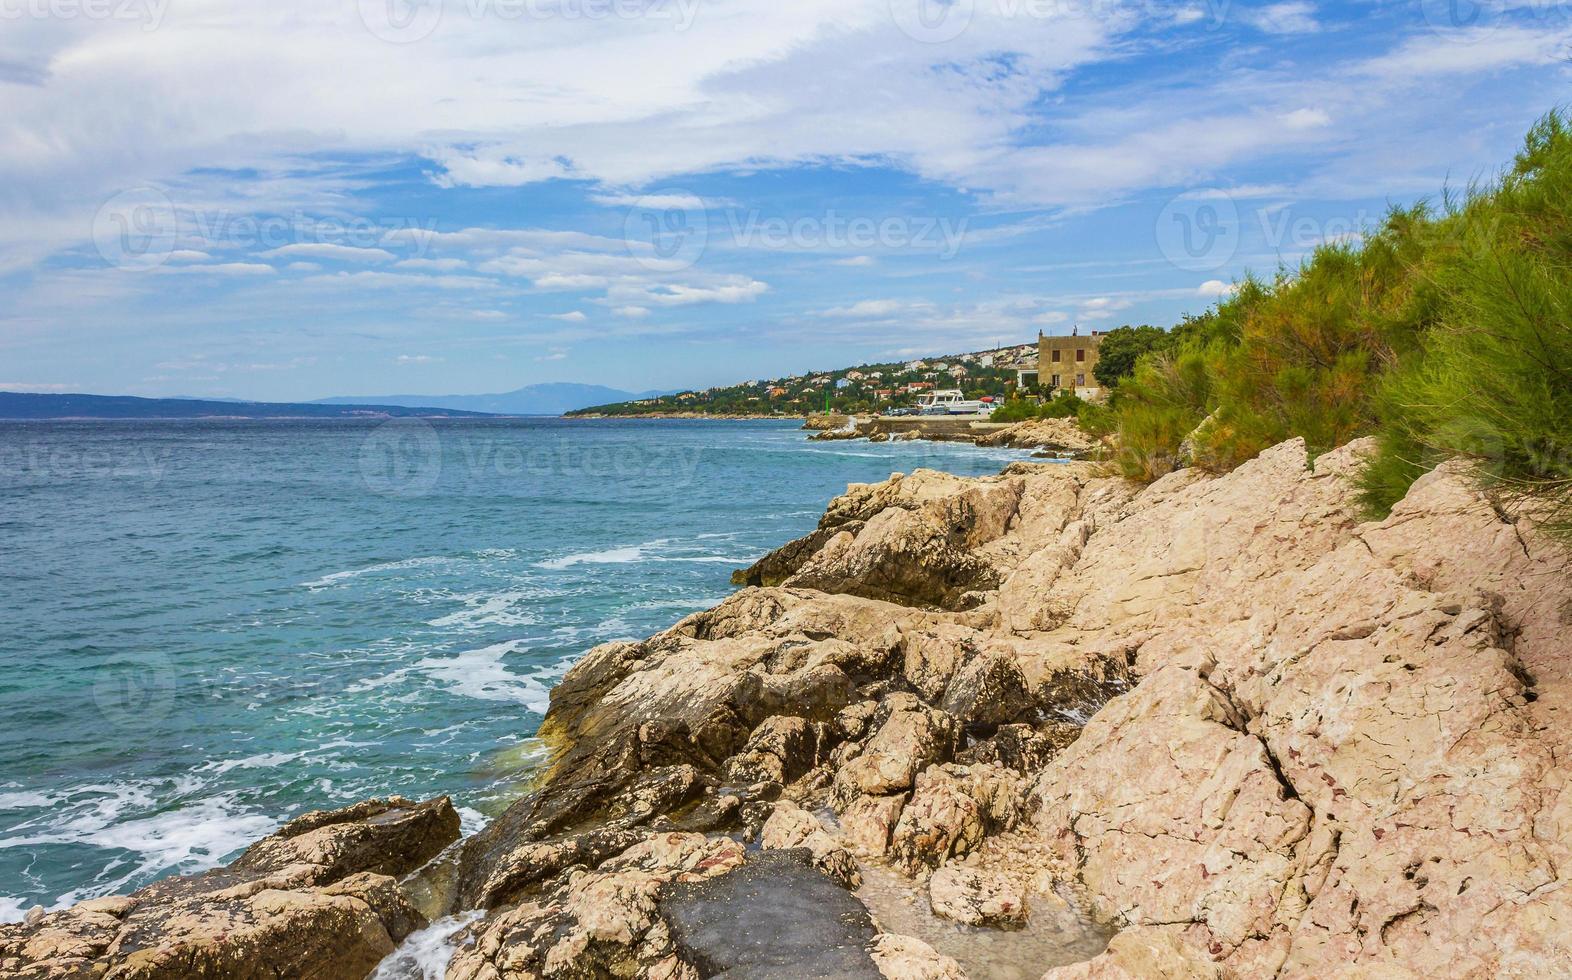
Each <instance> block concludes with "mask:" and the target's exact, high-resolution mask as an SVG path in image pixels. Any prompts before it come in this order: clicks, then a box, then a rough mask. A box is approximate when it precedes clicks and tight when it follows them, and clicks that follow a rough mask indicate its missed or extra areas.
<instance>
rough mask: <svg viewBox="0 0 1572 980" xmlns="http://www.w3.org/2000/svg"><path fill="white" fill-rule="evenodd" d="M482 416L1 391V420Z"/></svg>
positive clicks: (404, 408)
mask: <svg viewBox="0 0 1572 980" xmlns="http://www.w3.org/2000/svg"><path fill="white" fill-rule="evenodd" d="M481 414H482V413H479V412H464V411H457V410H454V409H448V408H439V407H433V406H424V405H422V406H409V405H365V404H359V403H355V404H344V405H336V404H335V405H321V404H310V405H305V404H292V403H289V402H245V401H216V400H207V399H201V398H132V397H130V396H125V395H35V394H25V393H22V392H14V391H0V419H202V418H231V419H233V418H242V419H286V418H288V419H300V418H306V419H355V418H433V417H442V418H460V417H467V418H475V417H480V416H481Z"/></svg>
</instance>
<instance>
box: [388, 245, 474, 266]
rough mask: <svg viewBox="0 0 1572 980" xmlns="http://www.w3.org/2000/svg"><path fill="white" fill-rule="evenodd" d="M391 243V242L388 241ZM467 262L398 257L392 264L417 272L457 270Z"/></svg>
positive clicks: (461, 260)
mask: <svg viewBox="0 0 1572 980" xmlns="http://www.w3.org/2000/svg"><path fill="white" fill-rule="evenodd" d="M390 244H391V243H390ZM467 264H468V263H466V262H465V261H464V260H463V259H426V258H418V259H400V260H399V261H398V262H395V263H394V264H393V268H395V269H411V270H414V271H417V272H457V271H458V270H460V269H462V268H464V267H465V266H466V265H467Z"/></svg>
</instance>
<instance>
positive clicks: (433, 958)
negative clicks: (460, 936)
mask: <svg viewBox="0 0 1572 980" xmlns="http://www.w3.org/2000/svg"><path fill="white" fill-rule="evenodd" d="M482 914H483V913H481V912H478V911H477V912H465V913H464V914H462V915H453V916H449V917H448V918H446V919H438V920H437V921H436V922H433V923H432V924H431V925H429V926H427V927H426V928H424V929H421V930H420V931H419V932H414V933H411V934H410V935H409V938H408V939H405V940H404V942H403V943H402V944H400V946H399V948H398V949H396V950H394V951H393V952H392V953H390V954H388V958H387V959H385V960H383V961H382V965H380V966H378V967H377V972H376V973H374V974H372V977H371V980H442V977H443V976H444V975H446V973H447V971H448V963H449V961H451V960H452V959H453V954H454V953H455V952H457V951H458V950H457V948H456V947H454V945H453V943H452V939H453V935H454V934H455V933H457V932H458V931H459V930H460V929H463V928H464V927H465V926H467V925H469V924H470V923H471V922H474V921H475V920H477V919H479V918H480V917H481V915H482Z"/></svg>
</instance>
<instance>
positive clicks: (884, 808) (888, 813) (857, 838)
mask: <svg viewBox="0 0 1572 980" xmlns="http://www.w3.org/2000/svg"><path fill="white" fill-rule="evenodd" d="M905 806H906V796H905V795H904V794H903V795H901V796H859V797H857V798H856V799H855V800H853V801H852V802H851V803H850V804H849V805H848V806H847V807H846V809H845V811H844V812H842V813H841V817H840V822H841V833H842V834H844V835H845V837H846V839H847V840H848V841H850V842H851V843H852V845H853V846H855V847H856V848H858V849H859V850H861V851H862V852H863V853H864V854H868V855H870V856H873V857H880V856H882V855H883V854H884V852H885V851H887V850H889V849H890V838H891V837H892V836H893V835H894V833H895V826H896V823H897V822H898V821H899V820H900V818H901V809H902V808H903V807H905Z"/></svg>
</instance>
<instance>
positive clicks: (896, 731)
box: [836, 709, 956, 798]
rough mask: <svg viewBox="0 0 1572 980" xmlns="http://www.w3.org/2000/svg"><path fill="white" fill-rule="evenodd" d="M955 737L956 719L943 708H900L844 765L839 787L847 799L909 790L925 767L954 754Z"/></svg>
mask: <svg viewBox="0 0 1572 980" xmlns="http://www.w3.org/2000/svg"><path fill="white" fill-rule="evenodd" d="M955 738H956V731H955V721H954V719H953V718H951V717H950V716H949V715H948V714H946V713H945V712H943V711H936V710H933V709H918V710H902V711H896V712H894V713H892V714H891V715H890V716H889V719H888V720H886V721H885V722H884V724H883V725H882V726H881V727H880V728H879V730H878V732H877V733H875V734H874V736H873V737H872V738H871V739H869V740H868V744H867V746H866V747H865V748H864V749H863V753H862V754H861V755H859V756H857V757H856V758H855V759H852V760H851V761H850V762H848V763H847V764H846V765H845V766H843V767H842V768H841V770H840V773H839V774H838V775H837V776H836V784H837V790H838V791H839V792H840V793H841V794H842V796H843V797H845V798H851V797H854V796H857V795H868V796H885V795H888V794H891V793H899V792H902V791H904V790H908V789H910V788H911V787H912V783H913V781H914V780H915V779H916V778H917V773H918V772H920V771H921V770H922V769H923V768H924V767H925V766H927V765H928V764H929V763H931V762H936V761H940V760H943V759H947V758H949V757H950V755H951V754H952V753H953V752H954V746H955Z"/></svg>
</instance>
